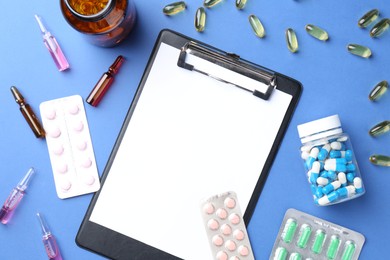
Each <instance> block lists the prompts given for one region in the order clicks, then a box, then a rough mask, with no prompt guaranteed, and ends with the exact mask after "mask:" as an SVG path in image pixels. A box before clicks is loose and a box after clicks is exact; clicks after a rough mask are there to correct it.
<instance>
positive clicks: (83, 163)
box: [81, 158, 92, 168]
mask: <svg viewBox="0 0 390 260" xmlns="http://www.w3.org/2000/svg"><path fill="white" fill-rule="evenodd" d="M91 165H92V161H91V159H89V158H84V160H82V161H81V166H83V167H84V168H89V167H91Z"/></svg>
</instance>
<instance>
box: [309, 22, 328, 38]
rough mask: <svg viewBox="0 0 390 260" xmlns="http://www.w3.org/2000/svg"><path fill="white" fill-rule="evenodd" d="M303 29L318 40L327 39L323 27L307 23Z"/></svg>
mask: <svg viewBox="0 0 390 260" xmlns="http://www.w3.org/2000/svg"><path fill="white" fill-rule="evenodd" d="M305 30H306V32H308V34H310V35H311V36H313V37H314V38H316V39H318V40H320V41H326V40H328V39H329V35H328V33H327V32H326V31H325V30H324V29H322V28H320V27H318V26H315V25H312V24H308V25H306V26H305Z"/></svg>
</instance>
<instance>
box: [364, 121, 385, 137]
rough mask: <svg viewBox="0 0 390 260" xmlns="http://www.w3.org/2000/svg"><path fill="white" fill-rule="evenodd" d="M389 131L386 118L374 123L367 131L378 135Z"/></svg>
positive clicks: (372, 134)
mask: <svg viewBox="0 0 390 260" xmlns="http://www.w3.org/2000/svg"><path fill="white" fill-rule="evenodd" d="M388 131H390V121H388V120H386V121H383V122H380V123H379V124H377V125H375V126H374V127H373V128H371V129H370V131H369V132H368V133H369V134H370V135H371V136H374V137H375V136H379V135H383V134H384V133H387V132H388Z"/></svg>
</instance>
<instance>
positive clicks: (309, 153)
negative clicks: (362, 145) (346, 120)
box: [297, 115, 365, 206]
mask: <svg viewBox="0 0 390 260" xmlns="http://www.w3.org/2000/svg"><path fill="white" fill-rule="evenodd" d="M297 128H298V134H299V137H300V139H301V142H302V146H301V149H300V152H301V157H302V159H303V162H304V167H305V171H306V174H307V179H308V182H309V184H310V187H311V191H312V194H313V198H314V201H315V203H316V204H317V205H320V206H326V205H332V204H336V203H340V202H344V201H348V200H351V199H354V198H357V197H360V196H361V195H363V194H364V193H365V189H364V186H363V181H362V178H361V175H360V171H359V167H358V164H357V162H356V158H355V155H354V151H353V148H352V144H351V141H350V138H349V136H348V135H347V134H346V133H344V132H343V129H342V128H341V122H340V118H339V116H338V115H333V116H329V117H325V118H321V119H318V120H314V121H311V122H308V123H305V124H301V125H298V127H297Z"/></svg>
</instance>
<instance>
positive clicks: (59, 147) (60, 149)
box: [52, 144, 64, 155]
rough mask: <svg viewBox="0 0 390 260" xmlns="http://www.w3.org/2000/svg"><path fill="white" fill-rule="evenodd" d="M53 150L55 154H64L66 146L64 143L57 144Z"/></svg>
mask: <svg viewBox="0 0 390 260" xmlns="http://www.w3.org/2000/svg"><path fill="white" fill-rule="evenodd" d="M52 151H53V153H54V154H55V155H62V154H63V153H64V146H63V145H62V144H58V145H55V146H54V147H53V150H52Z"/></svg>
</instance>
